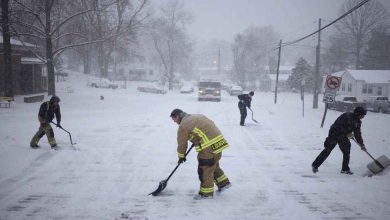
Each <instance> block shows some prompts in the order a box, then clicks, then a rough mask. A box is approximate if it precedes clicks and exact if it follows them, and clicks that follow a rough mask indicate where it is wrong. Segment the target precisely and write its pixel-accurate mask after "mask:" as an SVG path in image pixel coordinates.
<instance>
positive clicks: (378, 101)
mask: <svg viewBox="0 0 390 220" xmlns="http://www.w3.org/2000/svg"><path fill="white" fill-rule="evenodd" d="M366 105H367V110H371V111H374V112H382V113H387V112H390V102H389V98H388V97H386V96H370V97H368V99H367V100H366Z"/></svg>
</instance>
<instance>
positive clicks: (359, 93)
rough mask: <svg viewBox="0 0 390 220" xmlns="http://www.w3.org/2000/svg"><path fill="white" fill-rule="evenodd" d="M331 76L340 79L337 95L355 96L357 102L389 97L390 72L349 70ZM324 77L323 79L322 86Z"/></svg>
mask: <svg viewBox="0 0 390 220" xmlns="http://www.w3.org/2000/svg"><path fill="white" fill-rule="evenodd" d="M331 75H335V76H340V77H341V78H342V80H341V85H340V88H339V91H338V92H337V94H339V95H350V96H355V97H356V98H357V99H358V100H359V101H363V100H364V99H367V98H368V97H369V96H376V95H380V96H387V97H389V96H390V70H350V69H346V70H344V71H340V72H337V73H334V74H331ZM325 78H326V76H325V77H324V78H323V84H324V81H325Z"/></svg>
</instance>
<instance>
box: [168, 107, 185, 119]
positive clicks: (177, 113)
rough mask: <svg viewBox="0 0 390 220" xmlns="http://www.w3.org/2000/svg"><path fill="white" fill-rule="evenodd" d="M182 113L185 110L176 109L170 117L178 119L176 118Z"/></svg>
mask: <svg viewBox="0 0 390 220" xmlns="http://www.w3.org/2000/svg"><path fill="white" fill-rule="evenodd" d="M182 112H183V110H181V109H178V108H175V109H173V111H172V112H171V115H170V117H176V116H178V115H180V113H182Z"/></svg>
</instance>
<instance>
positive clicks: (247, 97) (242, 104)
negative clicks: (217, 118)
mask: <svg viewBox="0 0 390 220" xmlns="http://www.w3.org/2000/svg"><path fill="white" fill-rule="evenodd" d="M254 95H255V93H254V92H253V91H251V92H249V93H248V94H241V95H238V96H237V97H238V99H239V101H238V109H239V110H240V114H241V118H240V125H241V126H244V124H245V118H246V116H247V111H246V108H247V107H248V108H249V109H250V108H251V102H252V97H253V96H254Z"/></svg>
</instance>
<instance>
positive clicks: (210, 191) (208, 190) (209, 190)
mask: <svg viewBox="0 0 390 220" xmlns="http://www.w3.org/2000/svg"><path fill="white" fill-rule="evenodd" d="M200 192H201V193H204V194H207V193H213V192H214V187H211V188H203V187H200Z"/></svg>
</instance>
